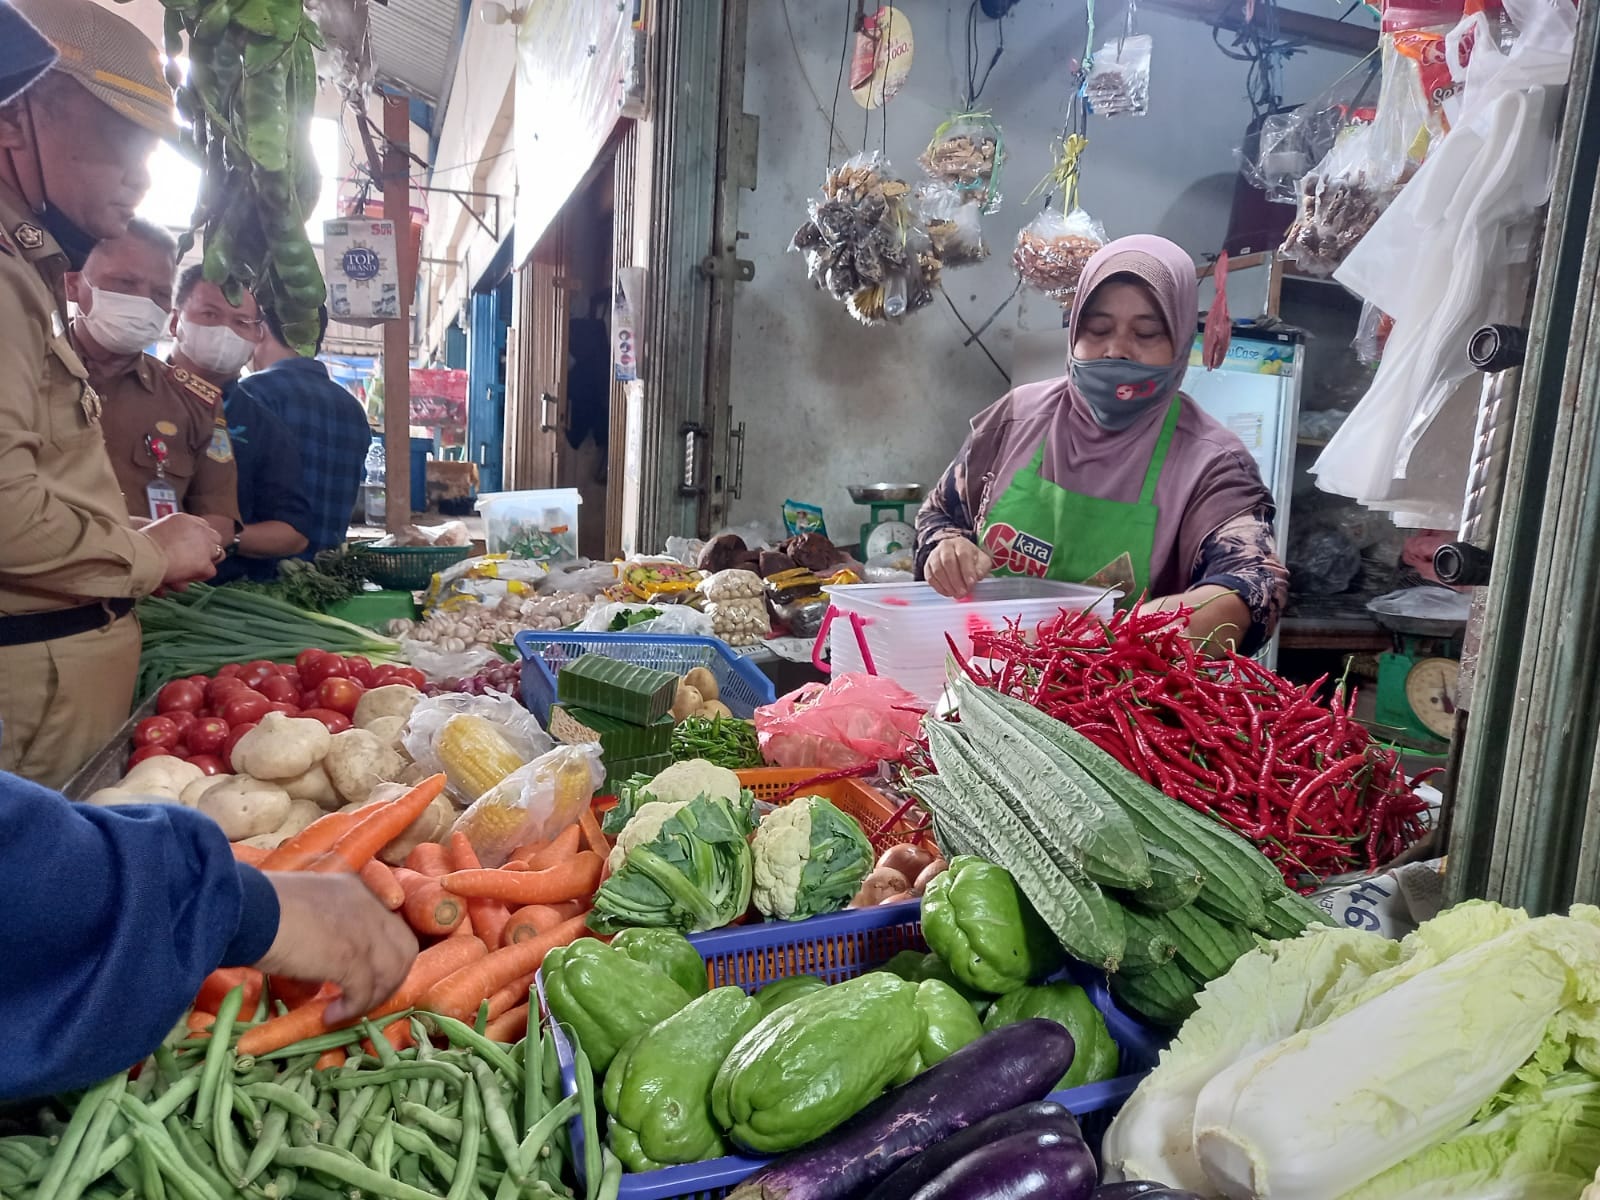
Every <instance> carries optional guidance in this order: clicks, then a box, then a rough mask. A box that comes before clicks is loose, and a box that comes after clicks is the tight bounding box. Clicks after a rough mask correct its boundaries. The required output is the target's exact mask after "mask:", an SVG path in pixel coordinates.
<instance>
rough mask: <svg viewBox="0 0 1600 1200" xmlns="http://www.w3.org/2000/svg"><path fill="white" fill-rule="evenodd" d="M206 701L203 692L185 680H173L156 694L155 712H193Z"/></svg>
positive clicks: (197, 686)
mask: <svg viewBox="0 0 1600 1200" xmlns="http://www.w3.org/2000/svg"><path fill="white" fill-rule="evenodd" d="M205 701H206V694H205V690H204V689H203V688H201V687H200V686H199V685H197V684H193V683H190V682H189V681H188V680H187V679H174V680H173V681H172V682H171V683H169V684H167V685H166V686H164V687H163V688H162V689H161V690H160V691H159V692H157V693H156V711H157V712H161V713H168V712H179V711H181V712H194V711H195V710H196V709H198V708H199V707H200V706H201V705H202V704H204V703H205Z"/></svg>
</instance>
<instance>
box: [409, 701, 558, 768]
mask: <svg viewBox="0 0 1600 1200" xmlns="http://www.w3.org/2000/svg"><path fill="white" fill-rule="evenodd" d="M463 713H467V714H471V715H472V716H478V717H483V718H484V719H485V720H487V721H492V722H494V724H495V726H496V727H497V728H498V729H499V731H500V735H501V736H502V737H504V738H505V739H506V741H507V742H508V743H510V745H511V748H512V749H513V750H514V751H516V753H517V754H518V755H519V756H521V757H522V758H523V759H526V760H532V759H535V758H537V757H538V756H539V755H541V754H543V753H545V752H546V751H548V750H549V749H550V747H551V746H553V745H555V741H554V740H553V739H552V738H551V737H550V735H549V734H548V733H546V732H545V731H544V730H543V729H541V728H539V722H538V720H537V719H536V718H535V717H534V715H533V714H532V713H531V712H529V711H528V710H527V709H525V708H523V707H522V705H521V704H519V703H518V702H517V701H516V700H514V699H512V698H511V697H510V696H506V695H503V694H501V693H500V692H486V693H485V694H484V695H482V696H469V695H466V694H464V693H461V692H449V693H446V694H445V695H442V696H424V697H423V698H422V699H421V700H418V701H417V706H416V707H415V708H413V709H412V710H411V717H410V719H409V720H408V721H407V722H406V731H405V733H404V734H402V735H401V737H400V742H401V744H402V745H403V746H405V748H406V753H407V754H409V755H411V759H412V761H413V762H415V763H416V764H417V766H419V767H421V768H422V769H423V770H424V771H426V772H427V773H428V774H429V775H435V774H438V773H439V772H441V771H444V769H445V768H444V763H443V762H442V761H441V760H440V758H439V752H438V750H437V748H436V746H437V742H438V739H439V732H440V731H441V730H442V729H443V728H444V723H445V722H446V721H448V720H449V719H450V718H451V717H454V716H458V715H461V714H463ZM445 773H446V774H448V773H449V772H445ZM451 785H452V791H454V790H456V789H455V787H454V781H451Z"/></svg>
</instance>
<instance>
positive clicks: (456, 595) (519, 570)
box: [422, 554, 550, 612]
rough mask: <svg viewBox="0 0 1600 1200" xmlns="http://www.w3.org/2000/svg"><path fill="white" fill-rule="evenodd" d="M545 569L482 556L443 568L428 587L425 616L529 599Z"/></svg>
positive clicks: (521, 561) (524, 561) (502, 557)
mask: <svg viewBox="0 0 1600 1200" xmlns="http://www.w3.org/2000/svg"><path fill="white" fill-rule="evenodd" d="M549 573H550V572H549V569H548V568H547V567H546V566H545V564H544V563H541V562H533V561H531V560H528V559H522V558H512V557H511V556H510V555H508V554H483V555H480V556H479V557H477V558H469V559H465V560H464V561H462V562H458V563H456V564H455V565H454V566H450V567H446V568H445V569H444V570H443V571H440V572H439V573H438V574H436V575H435V576H434V577H433V579H432V581H431V582H430V583H429V584H428V593H427V595H426V596H424V597H423V601H422V606H423V609H424V611H425V612H432V611H433V610H434V609H437V608H443V609H447V610H448V609H457V608H463V607H466V606H469V605H473V604H480V603H483V602H486V601H487V602H494V601H498V600H501V599H503V598H504V597H506V596H531V595H533V594H534V593H535V592H537V591H539V590H540V587H541V585H542V584H543V583H544V581H545V578H546V576H548V575H549Z"/></svg>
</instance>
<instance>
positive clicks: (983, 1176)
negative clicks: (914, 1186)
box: [916, 1133, 1100, 1200]
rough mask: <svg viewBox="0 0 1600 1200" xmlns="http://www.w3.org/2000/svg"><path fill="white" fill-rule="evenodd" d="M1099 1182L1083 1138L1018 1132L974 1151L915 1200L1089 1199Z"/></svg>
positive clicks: (923, 1189)
mask: <svg viewBox="0 0 1600 1200" xmlns="http://www.w3.org/2000/svg"><path fill="white" fill-rule="evenodd" d="M1099 1178H1100V1173H1099V1170H1098V1169H1097V1168H1096V1167H1095V1164H1094V1154H1093V1153H1092V1152H1091V1151H1090V1149H1089V1147H1088V1145H1087V1144H1086V1143H1085V1142H1084V1140H1083V1139H1082V1138H1080V1137H1073V1136H1071V1135H1070V1134H1068V1135H1066V1136H1062V1135H1061V1134H1059V1133H1018V1134H1013V1135H1012V1136H1011V1137H1008V1138H1004V1139H1002V1140H1001V1141H998V1142H991V1143H990V1144H989V1145H987V1146H985V1147H983V1149H981V1150H974V1151H973V1152H972V1153H971V1154H969V1155H967V1156H966V1157H965V1158H963V1159H961V1161H959V1162H958V1163H956V1165H955V1166H953V1167H950V1168H949V1169H948V1170H946V1171H945V1172H943V1173H942V1174H941V1175H940V1176H939V1177H938V1178H937V1179H935V1180H934V1181H933V1182H932V1183H930V1184H928V1185H927V1186H926V1187H924V1188H922V1189H920V1190H919V1191H918V1192H917V1194H916V1200H1089V1197H1090V1195H1091V1193H1093V1192H1094V1185H1095V1183H1096V1182H1097V1181H1098V1180H1099Z"/></svg>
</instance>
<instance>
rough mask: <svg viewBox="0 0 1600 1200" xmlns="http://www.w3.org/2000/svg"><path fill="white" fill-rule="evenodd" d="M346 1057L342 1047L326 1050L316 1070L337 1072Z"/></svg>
mask: <svg viewBox="0 0 1600 1200" xmlns="http://www.w3.org/2000/svg"><path fill="white" fill-rule="evenodd" d="M398 1023H399V1024H408V1022H398ZM345 1057H346V1056H345V1052H344V1047H342V1046H335V1047H334V1048H333V1049H332V1050H324V1051H323V1052H322V1053H321V1054H320V1055H318V1056H317V1065H316V1067H315V1070H318V1071H333V1070H336V1069H338V1068H339V1067H342V1066H344V1060H345Z"/></svg>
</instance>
